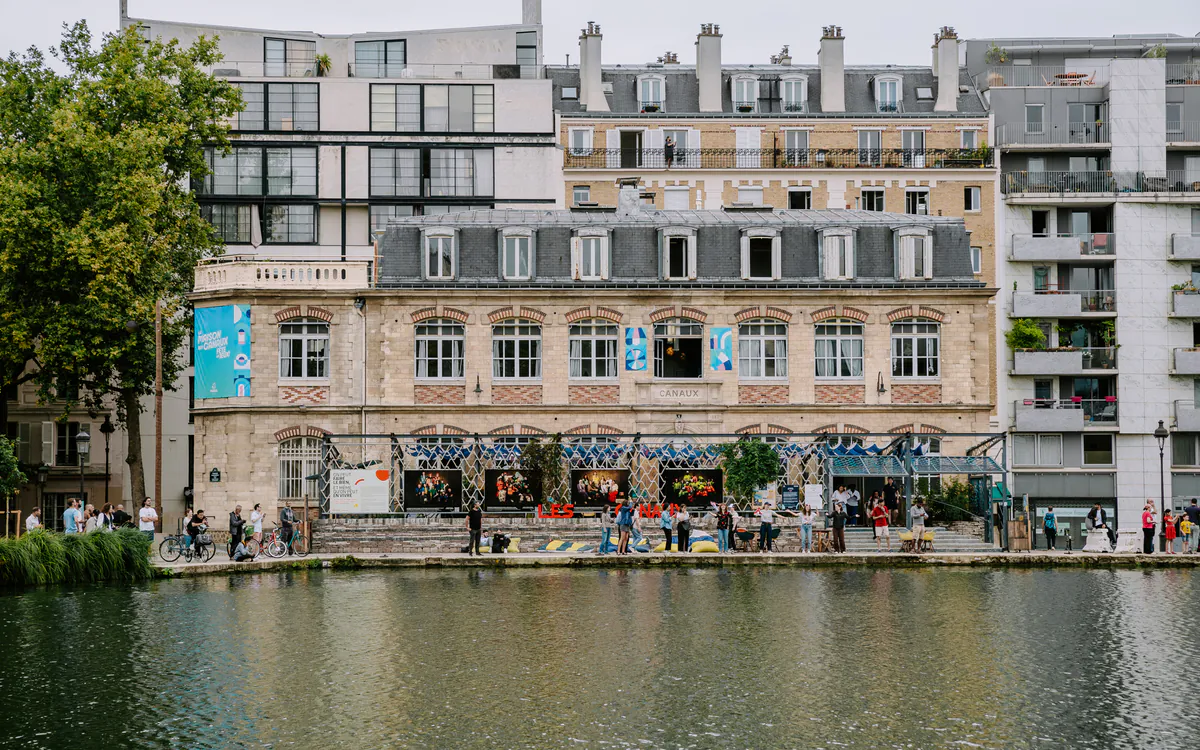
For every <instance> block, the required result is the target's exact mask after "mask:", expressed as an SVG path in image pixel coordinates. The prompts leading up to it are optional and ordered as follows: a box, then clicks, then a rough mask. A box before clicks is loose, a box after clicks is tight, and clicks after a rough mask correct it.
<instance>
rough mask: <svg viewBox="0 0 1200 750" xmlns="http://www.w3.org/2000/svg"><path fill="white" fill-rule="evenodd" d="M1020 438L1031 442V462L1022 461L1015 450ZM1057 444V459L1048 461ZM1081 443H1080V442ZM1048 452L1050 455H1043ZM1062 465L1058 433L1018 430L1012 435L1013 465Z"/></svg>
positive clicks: (1056, 466) (1060, 436) (1061, 443)
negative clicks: (1032, 454)
mask: <svg viewBox="0 0 1200 750" xmlns="http://www.w3.org/2000/svg"><path fill="white" fill-rule="evenodd" d="M1022 440H1031V441H1032V442H1033V453H1034V456H1033V462H1032V463H1030V462H1027V461H1026V462H1023V461H1022V460H1021V458H1022V457H1021V455H1020V452H1019V451H1018V450H1017V443H1018V442H1020V441H1022ZM1056 443H1057V445H1058V448H1057V450H1058V461H1057V462H1054V461H1049V460H1048V459H1049V458H1051V457H1052V455H1053V448H1052V446H1054V445H1055V444H1056ZM1081 445H1082V443H1081ZM1043 454H1050V455H1043ZM1062 465H1063V439H1062V435H1061V434H1059V433H1039V432H1019V433H1015V434H1014V435H1013V466H1015V467H1025V466H1029V467H1047V468H1058V467H1061V466H1062Z"/></svg>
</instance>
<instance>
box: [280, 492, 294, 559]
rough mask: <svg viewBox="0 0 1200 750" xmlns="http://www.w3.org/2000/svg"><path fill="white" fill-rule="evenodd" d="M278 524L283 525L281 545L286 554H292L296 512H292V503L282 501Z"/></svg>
mask: <svg viewBox="0 0 1200 750" xmlns="http://www.w3.org/2000/svg"><path fill="white" fill-rule="evenodd" d="M279 522H280V523H281V524H283V543H284V545H286V546H287V553H288V554H289V555H290V554H292V534H294V533H296V531H295V526H296V511H294V510H292V501H291V500H284V501H283V510H281V511H279Z"/></svg>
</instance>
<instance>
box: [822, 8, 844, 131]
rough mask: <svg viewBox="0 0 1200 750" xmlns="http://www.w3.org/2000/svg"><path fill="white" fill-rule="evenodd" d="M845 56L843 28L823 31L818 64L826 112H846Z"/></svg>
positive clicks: (836, 27)
mask: <svg viewBox="0 0 1200 750" xmlns="http://www.w3.org/2000/svg"><path fill="white" fill-rule="evenodd" d="M845 55H846V53H845V39H844V38H843V37H842V28H841V27H840V26H826V27H825V28H824V29H822V35H821V49H820V52H818V53H817V64H818V66H819V67H820V69H821V109H822V110H823V111H825V112H845V111H846V57H845Z"/></svg>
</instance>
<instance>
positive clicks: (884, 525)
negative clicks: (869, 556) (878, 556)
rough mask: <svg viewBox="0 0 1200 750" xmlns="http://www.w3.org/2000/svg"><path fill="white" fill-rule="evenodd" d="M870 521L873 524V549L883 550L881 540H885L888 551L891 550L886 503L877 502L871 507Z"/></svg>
mask: <svg viewBox="0 0 1200 750" xmlns="http://www.w3.org/2000/svg"><path fill="white" fill-rule="evenodd" d="M871 521H872V522H873V523H874V525H875V551H876V552H882V551H883V540H884V539H886V540H887V548H888V552H891V551H892V535H891V533H890V532H889V531H888V510H887V505H886V504H882V503H881V504H877V505H876V506H875V507H874V508H871Z"/></svg>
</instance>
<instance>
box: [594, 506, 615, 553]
mask: <svg viewBox="0 0 1200 750" xmlns="http://www.w3.org/2000/svg"><path fill="white" fill-rule="evenodd" d="M612 527H613V518H612V506H611V505H605V506H604V510H602V511H600V549H599V550H598V551H597V552H596V554H598V555H607V554H608V545H610V544H612Z"/></svg>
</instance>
